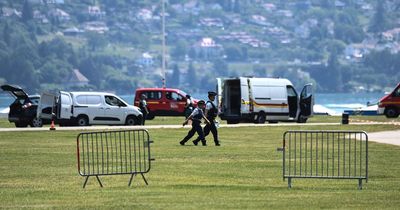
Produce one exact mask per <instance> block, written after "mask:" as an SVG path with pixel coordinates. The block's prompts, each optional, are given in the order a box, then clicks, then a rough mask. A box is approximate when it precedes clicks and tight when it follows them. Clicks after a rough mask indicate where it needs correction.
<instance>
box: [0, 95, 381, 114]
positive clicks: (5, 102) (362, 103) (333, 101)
mask: <svg viewBox="0 0 400 210" xmlns="http://www.w3.org/2000/svg"><path fill="white" fill-rule="evenodd" d="M192 96H193V97H194V98H196V99H206V98H207V93H204V94H193V95H192ZM383 96H384V93H337V94H333V93H317V94H315V104H319V105H322V106H324V107H326V108H328V109H331V110H332V111H334V112H336V113H342V112H343V111H344V110H349V109H350V110H351V109H357V108H363V107H366V106H367V103H368V102H370V103H376V102H378V100H379V99H380V98H382V97H383ZM121 98H123V99H124V100H125V101H126V102H127V103H129V104H133V99H134V95H121ZM12 102H13V98H12V97H11V96H10V95H0V112H1V111H2V110H3V109H5V108H6V107H8V106H9V105H10V104H11V103H12Z"/></svg>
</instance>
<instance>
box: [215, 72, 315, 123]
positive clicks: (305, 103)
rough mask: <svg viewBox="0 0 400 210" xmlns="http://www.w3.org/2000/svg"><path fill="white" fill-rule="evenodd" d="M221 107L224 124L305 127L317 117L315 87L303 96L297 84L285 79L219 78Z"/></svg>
mask: <svg viewBox="0 0 400 210" xmlns="http://www.w3.org/2000/svg"><path fill="white" fill-rule="evenodd" d="M217 91H218V96H219V97H218V103H219V108H220V114H219V116H220V117H221V119H222V120H227V122H228V123H229V124H231V123H238V122H240V121H247V122H255V123H265V121H268V122H270V123H273V122H278V121H297V122H300V123H305V122H306V121H307V119H308V118H309V117H311V116H312V115H313V105H314V98H313V90H312V84H307V85H305V86H304V88H303V91H302V92H301V94H300V96H299V95H298V94H297V92H296V90H295V88H294V87H293V84H292V83H291V82H290V81H289V80H287V79H282V78H252V77H238V78H229V79H224V78H217Z"/></svg>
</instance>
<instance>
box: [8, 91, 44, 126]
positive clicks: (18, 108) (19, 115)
mask: <svg viewBox="0 0 400 210" xmlns="http://www.w3.org/2000/svg"><path fill="white" fill-rule="evenodd" d="M1 89H2V90H3V91H6V92H9V93H10V95H11V96H13V97H14V98H15V100H14V102H13V103H12V104H11V105H10V112H9V113H8V121H10V122H11V123H15V127H27V126H28V125H30V126H31V127H42V126H43V120H42V119H40V118H37V117H36V111H37V107H38V103H39V100H40V96H37V95H34V96H28V94H27V93H26V92H25V91H24V90H23V89H22V88H21V87H19V86H15V85H2V86H1ZM46 123H47V122H46Z"/></svg>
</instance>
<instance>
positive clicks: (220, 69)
mask: <svg viewBox="0 0 400 210" xmlns="http://www.w3.org/2000/svg"><path fill="white" fill-rule="evenodd" d="M213 70H214V73H215V74H216V76H224V77H226V76H229V67H228V64H227V63H226V62H225V61H224V60H222V59H217V60H214V62H213Z"/></svg>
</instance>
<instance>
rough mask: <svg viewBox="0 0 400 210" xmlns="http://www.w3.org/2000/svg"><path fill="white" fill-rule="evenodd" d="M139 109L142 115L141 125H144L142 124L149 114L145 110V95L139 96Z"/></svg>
mask: <svg viewBox="0 0 400 210" xmlns="http://www.w3.org/2000/svg"><path fill="white" fill-rule="evenodd" d="M139 108H140V111H141V112H142V114H143V119H142V125H144V122H145V121H146V118H147V114H148V113H149V110H148V109H147V102H146V95H145V94H142V95H141V96H140V102H139Z"/></svg>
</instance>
